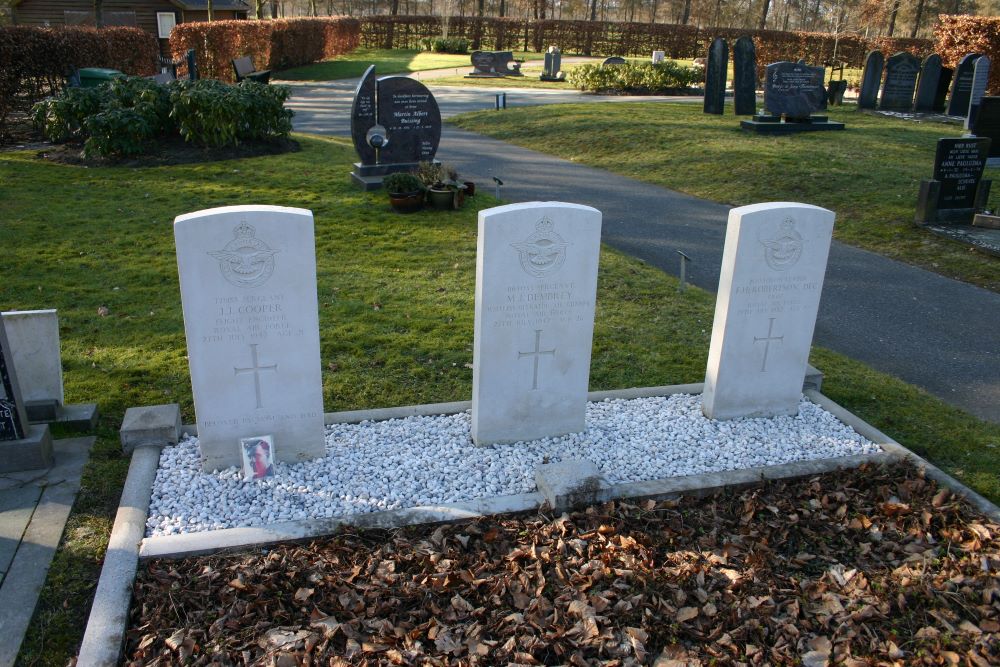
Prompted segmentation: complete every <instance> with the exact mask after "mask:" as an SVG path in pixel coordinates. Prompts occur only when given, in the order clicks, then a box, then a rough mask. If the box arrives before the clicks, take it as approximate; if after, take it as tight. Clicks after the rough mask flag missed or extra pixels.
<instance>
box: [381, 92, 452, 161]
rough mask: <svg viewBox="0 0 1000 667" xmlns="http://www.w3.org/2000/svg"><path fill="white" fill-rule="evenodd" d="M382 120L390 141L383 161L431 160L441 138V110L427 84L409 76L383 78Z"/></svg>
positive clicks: (383, 153)
mask: <svg viewBox="0 0 1000 667" xmlns="http://www.w3.org/2000/svg"><path fill="white" fill-rule="evenodd" d="M377 88H378V123H379V125H382V126H383V127H385V129H386V135H387V137H388V142H387V144H386V146H385V148H383V149H382V150H381V155H380V156H379V157H380V160H381V161H382V162H383V163H414V162H422V161H430V160H433V159H434V154H435V153H437V149H438V144H439V143H440V142H441V111H440V109H438V104H437V101H436V100H435V99H434V96H433V95H431V92H430V91H429V90H427V86H425V85H424V84H422V83H420V82H419V81H416V80H414V79H410V78H407V77H405V76H387V77H384V78H382V79H379V80H378V82H377Z"/></svg>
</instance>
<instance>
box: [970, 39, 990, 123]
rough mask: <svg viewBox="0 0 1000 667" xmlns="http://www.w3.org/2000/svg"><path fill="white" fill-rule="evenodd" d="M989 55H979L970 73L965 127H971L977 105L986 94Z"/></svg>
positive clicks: (977, 109) (976, 111)
mask: <svg viewBox="0 0 1000 667" xmlns="http://www.w3.org/2000/svg"><path fill="white" fill-rule="evenodd" d="M990 64H991V61H990V57H989V56H980V57H979V58H977V59H976V66H975V67H974V68H973V73H972V93H971V94H970V96H969V115H968V116H966V117H965V129H966V130H970V129H972V124H973V123H974V122H975V118H976V114H978V113H979V105H980V103H981V102H982V99H983V95H985V94H986V87H987V86H988V85H989V83H990Z"/></svg>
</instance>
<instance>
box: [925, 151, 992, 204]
mask: <svg viewBox="0 0 1000 667" xmlns="http://www.w3.org/2000/svg"><path fill="white" fill-rule="evenodd" d="M990 143H991V142H990V140H989V139H988V138H985V137H979V138H976V137H972V138H965V137H963V138H960V139H938V144H937V152H936V153H935V156H934V180H936V181H939V182H940V183H941V190H940V194H939V195H938V200H937V207H938V209H952V208H958V209H966V208H973V207H974V206H975V202H976V188H978V187H979V181H980V179H982V177H983V169H984V168H985V167H986V159H987V157H988V156H989V151H990Z"/></svg>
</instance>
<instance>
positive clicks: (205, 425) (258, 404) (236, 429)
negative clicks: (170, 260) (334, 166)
mask: <svg viewBox="0 0 1000 667" xmlns="http://www.w3.org/2000/svg"><path fill="white" fill-rule="evenodd" d="M174 239H175V241H176V244H177V267H178V273H179V277H180V283H181V299H182V301H183V304H184V331H185V334H186V336H187V345H188V363H189V365H190V368H191V386H192V389H193V391H194V407H195V412H196V413H197V419H198V441H199V443H200V446H201V455H202V467H203V468H204V469H205V470H214V469H218V468H224V467H229V466H235V465H240V462H241V458H240V457H241V454H240V438H244V437H249V436H255V435H262V434H266V435H272V436H274V446H275V451H276V454H277V458H278V459H279V460H281V461H285V462H292V463H294V462H297V461H304V460H309V459H313V458H316V457H319V456H322V455H323V454H324V452H325V444H324V436H323V384H322V377H321V371H320V356H319V315H318V304H317V298H316V250H315V243H314V240H313V216H312V213H311V212H310V211H307V210H304V209H299V208H284V207H279V206H227V207H223V208H213V209H209V210H206V211H197V212H195V213H188V214H186V215H181V216H178V217H177V218H176V219H175V220H174Z"/></svg>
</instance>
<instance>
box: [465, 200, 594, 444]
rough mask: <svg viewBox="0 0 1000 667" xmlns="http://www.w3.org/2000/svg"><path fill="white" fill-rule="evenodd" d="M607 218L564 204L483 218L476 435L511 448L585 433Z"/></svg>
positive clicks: (502, 210) (513, 208) (501, 210)
mask: <svg viewBox="0 0 1000 667" xmlns="http://www.w3.org/2000/svg"><path fill="white" fill-rule="evenodd" d="M600 237H601V213H600V211H598V210H596V209H593V208H590V207H589V206H580V205H577V204H564V203H560V202H532V203H527V204H511V205H508V206H500V207H497V208H492V209H488V210H485V211H480V213H479V239H478V252H477V259H476V306H475V338H474V343H473V371H472V437H473V440H474V441H475V442H476V444H479V445H488V444H493V443H510V442H517V441H521V440H536V439H538V438H544V437H549V436H557V435H564V434H566V433H574V432H577V431H582V430H583V429H584V428H585V422H586V406H587V389H588V381H589V377H590V352H591V344H592V338H593V330H594V300H595V298H596V293H597V263H598V255H599V252H600Z"/></svg>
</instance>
